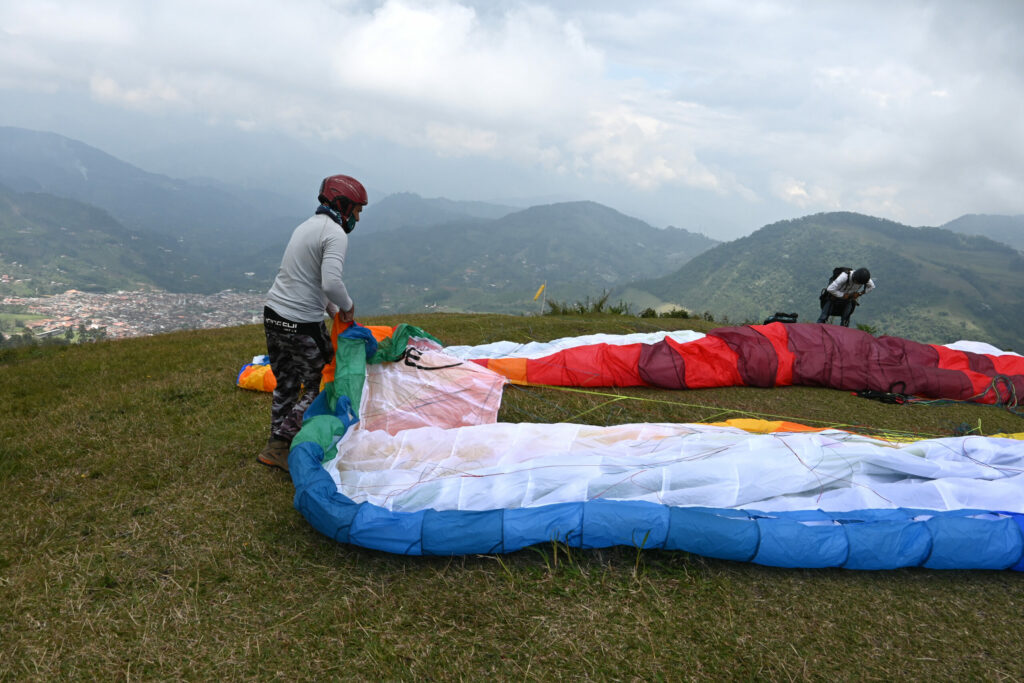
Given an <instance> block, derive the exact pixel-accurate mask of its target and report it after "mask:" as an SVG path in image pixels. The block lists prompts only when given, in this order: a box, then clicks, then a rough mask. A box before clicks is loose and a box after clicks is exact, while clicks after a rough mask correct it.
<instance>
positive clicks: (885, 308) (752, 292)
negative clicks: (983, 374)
mask: <svg viewBox="0 0 1024 683" xmlns="http://www.w3.org/2000/svg"><path fill="white" fill-rule="evenodd" d="M839 265H846V266H851V267H858V266H867V267H868V268H869V269H870V270H871V273H872V276H873V278H874V280H875V282H876V284H877V289H876V290H875V291H874V292H872V293H871V294H870V295H868V296H867V297H865V298H864V301H863V304H862V305H861V306H860V307H859V308H858V309H857V312H856V313H855V315H854V322H855V323H865V324H870V325H872V326H874V327H875V328H876V329H878V330H879V331H881V332H884V333H885V334H890V335H895V336H903V337H907V338H910V339H916V340H919V341H927V342H933V343H946V342H951V341H955V340H957V339H965V338H970V339H984V340H989V341H992V342H993V343H996V344H1000V345H1003V346H1004V347H1014V346H1016V347H1018V348H1019V347H1020V346H1021V341H1022V340H1024V302H1022V301H1021V299H1020V297H1019V292H1020V291H1021V289H1022V288H1024V256H1022V255H1021V254H1020V253H1019V252H1017V251H1014V250H1012V249H1007V248H1006V245H1004V244H1002V243H999V242H995V241H993V240H991V239H988V238H986V237H981V236H970V235H963V234H959V233H955V232H952V231H949V230H945V229H941V228H930V227H929V228H913V227H909V226H906V225H902V224H899V223H895V222H893V221H887V220H884V219H879V218H873V217H870V216H864V215H861V214H855V213H825V214H816V215H813V216H806V217H804V218H800V219H796V220H790V221H781V222H779V223H774V224H772V225H768V226H765V227H764V228H761V229H760V230H758V231H756V232H754V233H753V234H751V235H748V236H746V237H743V238H740V239H738V240H734V241H732V242H727V243H724V244H721V245H719V246H717V247H716V248H714V249H712V250H710V251H708V252H707V253H705V254H703V255H702V256H701V257H700V258H698V259H695V260H694V261H692V262H690V263H687V264H686V265H684V266H683V267H682V268H680V269H679V270H678V271H676V272H675V273H673V274H671V275H667V276H665V277H662V278H657V279H654V280H650V281H647V282H638V283H634V284H633V285H632V287H631V290H636V291H638V292H644V293H647V294H648V295H649V296H653V297H656V298H657V299H659V300H660V301H661V302H662V303H663V304H674V305H678V306H682V307H685V308H687V309H689V310H692V311H711V312H713V313H714V314H715V315H718V316H727V317H728V318H729V319H730V320H732V321H734V322H739V321H743V320H753V321H758V322H759V321H760V320H761V319H763V318H765V317H767V316H768V315H770V314H771V313H773V312H775V311H785V312H798V313H799V315H800V320H801V321H810V322H813V321H814V320H816V319H817V316H818V303H817V302H818V294H819V292H820V290H821V288H822V287H823V286H824V285H825V281H826V280H827V277H828V275H829V274H830V273H831V271H832V268H833V267H834V266H839ZM625 292H626V290H625V289H623V290H622V293H625ZM626 298H627V299H629V298H630V297H628V296H627V297H626ZM633 298H637V297H636V295H635V294H634V295H633Z"/></svg>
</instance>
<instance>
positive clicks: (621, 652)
mask: <svg viewBox="0 0 1024 683" xmlns="http://www.w3.org/2000/svg"><path fill="white" fill-rule="evenodd" d="M398 321H399V320H398V319H377V320H364V321H362V322H364V323H374V322H387V323H391V324H393V323H395V322H398ZM401 321H405V322H410V323H413V324H417V325H420V326H422V327H423V328H424V329H427V330H429V331H431V332H432V333H434V334H436V335H437V336H438V337H440V338H441V339H443V340H444V341H446V342H447V343H451V344H457V343H467V344H475V343H483V342H489V341H496V340H500V339H512V340H521V341H527V340H530V339H537V340H545V339H553V338H557V337H562V336H569V335H576V334H583V333H591V332H599V331H600V332H613V333H625V332H630V331H635V330H641V331H647V330H652V329H657V327H668V328H674V329H680V328H683V327H690V326H692V327H695V328H698V329H707V328H708V327H711V326H712V325H711V324H708V323H704V322H701V321H694V320H671V319H643V320H641V319H636V318H621V317H592V318H591V317H587V318H574V317H544V318H536V317H533V318H526V317H506V316H473V315H434V316H408V317H403V318H401ZM263 345H264V342H263V337H262V330H261V329H260V328H259V327H255V326H248V327H238V328H229V329H222V330H212V331H195V332H182V333H175V334H168V335H160V336H155V337H147V338H138V339H129V340H121V341H116V342H101V343H98V344H91V345H83V346H72V347H58V348H35V349H27V350H20V351H15V352H5V353H4V354H3V355H0V391H2V392H3V396H4V397H5V400H4V401H3V402H2V404H0V405H2V407H0V411H2V417H0V487H2V489H3V491H4V495H5V497H6V498H7V504H5V505H4V506H3V507H2V508H0V642H2V652H3V656H2V657H0V680H51V679H58V678H60V679H71V678H75V679H78V678H82V679H98V680H112V679H149V680H155V679H159V680H167V679H196V680H206V679H214V678H215V679H219V680H238V679H259V680H264V679H270V678H285V679H295V680H308V679H336V678H341V679H387V680H396V679H401V680H408V679H445V680H447V679H451V678H459V679H465V680H480V679H486V678H497V679H502V680H503V679H531V680H532V679H537V680H551V679H565V678H569V679H581V678H583V679H628V680H635V679H645V680H648V679H655V680H657V679H670V680H675V679H680V678H693V679H714V680H721V679H723V678H733V679H769V680H774V679H785V680H793V679H810V678H818V679H828V680H832V679H857V680H871V679H884V680H921V679H958V680H996V679H999V680H1013V679H1020V678H1022V677H1024V664H1022V662H1021V658H1020V656H1019V653H1018V649H1019V647H1018V646H1019V636H1018V634H1019V633H1020V632H1021V631H1022V629H1024V616H1022V615H1024V611H1022V609H1021V606H1022V604H1024V581H1021V579H1022V576H1021V575H1020V574H1016V573H1009V572H1005V573H997V572H935V571H919V570H913V571H911V570H906V571H894V572H880V573H854V572H844V571H839V570H821V571H796V570H781V569H772V568H766V567H759V566H756V565H750V564H738V563H731V562H725V561H715V560H706V559H702V558H699V557H695V556H689V555H686V554H684V553H667V552H641V553H638V552H636V551H633V550H630V549H628V548H619V549H613V550H600V551H575V550H573V551H568V550H566V549H565V548H562V547H558V546H542V547H537V548H534V549H529V550H524V551H522V552H519V553H515V554H512V555H508V556H500V557H499V556H472V557H460V558H408V557H397V556H392V555H387V554H383V553H380V552H374V551H369V550H364V549H360V548H356V547H349V546H343V545H339V544H337V543H335V542H334V541H331V540H329V539H327V538H325V537H323V536H321V535H320V534H318V533H317V532H316V531H314V530H313V529H312V527H311V526H310V525H309V524H307V523H306V522H305V520H304V519H302V518H301V517H300V516H299V514H298V513H297V512H296V511H295V510H294V509H293V508H292V492H293V491H292V487H291V483H290V480H289V479H288V478H287V477H286V475H284V474H282V473H280V472H278V471H274V470H270V469H267V468H264V467H262V466H260V465H258V464H257V463H256V462H255V458H254V456H255V453H256V452H257V451H258V449H259V448H260V446H261V445H262V442H263V440H264V435H265V430H266V423H267V416H268V412H269V401H270V397H269V396H268V395H265V394H259V393H252V392H246V391H242V390H239V389H237V388H236V387H235V386H234V380H235V376H236V374H237V372H238V370H239V368H240V367H241V365H242V364H243V363H245V362H246V361H248V360H249V359H250V358H251V357H252V356H253V355H254V354H256V353H260V352H261V351H262V349H263ZM740 415H755V416H768V417H787V418H789V419H794V420H798V421H804V422H807V423H810V424H849V425H863V426H870V427H872V428H876V429H885V430H900V431H911V432H915V433H925V434H950V433H951V432H952V430H953V429H955V428H956V427H957V426H958V425H961V424H963V423H966V424H969V425H973V426H975V427H976V428H977V427H978V426H980V428H981V430H982V431H983V432H985V433H993V432H998V431H1022V430H1024V419H1022V418H1020V417H1017V416H1015V415H1013V414H1011V413H1009V412H1007V411H1005V410H1001V409H998V408H993V407H983V406H972V405H959V404H952V405H942V406H932V407H922V406H894V405H886V404H881V403H877V402H873V401H867V400H863V399H858V398H856V397H854V396H851V395H850V394H848V393H844V392H838V391H831V390H826V389H812V388H796V387H793V388H786V389H775V390H764V389H740V388H730V389H716V390H707V391H691V392H667V391H653V390H629V391H626V390H604V391H591V392H574V391H566V390H556V389H537V388H530V389H509V390H508V391H507V393H506V399H505V401H504V405H503V408H502V413H501V416H500V417H501V419H505V420H512V421H540V422H554V421H581V422H589V423H593V424H619V423H624V422H635V421H701V420H720V419H725V418H728V417H735V416H740Z"/></svg>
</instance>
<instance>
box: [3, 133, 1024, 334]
mask: <svg viewBox="0 0 1024 683" xmlns="http://www.w3.org/2000/svg"><path fill="white" fill-rule="evenodd" d="M313 184H314V185H315V183H313ZM371 199H373V198H371ZM315 203H316V202H315V187H314V188H313V189H312V190H311V191H310V196H309V197H298V198H295V197H285V196H281V195H278V194H276V193H274V192H272V191H263V190H256V189H253V188H251V187H247V188H240V187H231V186H227V185H223V184H219V183H214V182H211V181H197V180H187V181H186V180H180V179H175V178H170V177H167V176H163V175H160V174H154V173H149V172H147V171H144V170H142V169H139V168H137V167H135V166H132V165H131V164H127V163H125V162H123V161H120V160H118V159H116V158H114V157H112V156H110V155H108V154H106V153H104V152H102V151H101V150H97V149H95V148H92V147H90V146H88V145H86V144H84V143H81V142H78V141H75V140H71V139H68V138H64V137H61V136H58V135H55V134H52V133H45V132H37V131H27V130H23V129H17V128H0V276H3V277H2V278H0V280H2V281H0V293H3V292H7V293H18V294H46V293H53V292H57V291H63V290H64V289H67V288H76V289H88V290H92V291H109V290H113V289H129V288H139V287H154V288H161V289H166V290H168V291H181V292H201V293H210V292H214V291H220V290H222V289H227V288H233V289H238V290H251V291H265V289H266V288H267V287H268V286H269V283H270V281H271V280H272V278H273V275H274V273H275V272H276V269H277V266H278V264H279V261H280V257H281V253H282V250H283V248H284V244H285V243H286V241H287V239H288V236H289V234H290V232H291V229H292V228H293V227H294V226H295V225H297V224H298V223H299V222H301V221H302V220H303V219H304V218H305V217H307V216H308V215H309V214H310V213H311V212H312V209H313V208H314V207H315ZM1021 249H1024V217H1022V216H986V215H967V216H963V217H961V218H958V219H957V220H955V221H951V222H950V223H948V224H946V225H944V226H942V227H939V228H935V227H919V228H918V227H910V226H905V225H901V224H899V223H894V222H892V221H887V220H883V219H879V218H874V217H871V216H864V215H861V214H854V213H844V212H837V213H826V214H817V215H813V216H806V217H804V218H800V219H795V220H790V221H782V222H779V223H774V224H771V225H767V226H764V227H762V228H760V229H759V230H756V231H755V232H753V233H752V234H750V235H748V236H746V237H743V238H740V239H737V240H733V241H731V242H724V243H723V242H718V241H716V240H713V239H711V238H709V237H707V236H705V235H702V234H698V233H692V232H689V231H687V230H683V229H679V228H673V227H667V228H656V227H654V226H651V225H648V224H646V223H644V222H643V221H640V220H638V219H635V218H632V217H629V216H626V215H623V214H621V213H619V212H618V211H615V210H614V209H612V208H609V207H607V206H603V205H601V204H597V203H594V202H563V203H558V204H549V205H543V206H532V207H526V208H523V207H516V206H510V205H501V204H491V203H486V202H470V201H457V200H450V199H444V198H433V199H428V198H423V197H420V196H418V195H416V194H412V193H399V194H392V195H387V196H385V197H382V198H380V199H374V200H373V201H371V204H370V205H369V206H368V207H367V208H366V209H365V210H364V212H363V217H362V220H361V222H360V224H359V227H358V229H357V232H356V233H354V234H353V237H352V240H351V243H350V248H349V258H348V262H347V263H346V282H347V284H348V285H349V289H350V291H352V293H353V297H354V299H355V300H356V301H357V305H358V307H359V312H360V313H361V314H362V315H370V314H375V313H388V312H393V313H401V312H409V311H423V310H446V311H477V312H506V313H528V312H537V311H539V310H540V304H539V303H537V302H534V301H533V294H534V292H536V290H537V289H538V287H539V286H540V285H541V284H545V283H546V285H547V288H546V296H547V297H550V298H551V299H555V300H559V301H563V302H567V303H573V302H582V301H584V300H586V299H596V298H598V297H601V296H603V295H605V294H608V295H609V299H610V301H612V302H620V301H621V302H623V303H627V304H629V305H630V306H631V308H632V310H634V311H635V312H639V311H641V310H644V309H651V310H658V311H665V310H668V309H672V308H684V309H686V310H689V311H691V312H696V313H701V312H707V313H708V314H710V315H714V316H715V317H717V319H718V320H720V321H723V322H726V321H730V320H731V321H733V322H760V320H761V318H764V317H767V316H768V315H771V314H772V313H773V312H775V311H783V312H798V313H799V316H800V320H801V321H805V320H814V319H815V318H816V317H817V312H818V311H817V295H818V292H819V291H820V289H821V287H822V286H824V284H825V280H826V279H827V275H828V274H829V273H831V271H832V268H833V267H834V266H837V265H846V266H851V267H858V266H862V265H863V266H867V267H869V268H870V269H871V270H872V273H873V276H874V279H875V281H876V283H877V285H878V288H877V289H876V290H875V291H874V292H872V293H871V294H870V295H868V296H867V297H865V298H864V300H863V302H862V306H861V307H860V308H859V309H858V311H857V312H856V313H855V315H854V321H855V323H864V324H867V325H870V326H871V328H872V329H875V330H877V331H879V332H884V333H886V334H892V335H897V336H905V337H908V338H912V339H917V340H920V341H927V342H936V343H945V342H948V341H953V340H955V339H961V338H972V339H982V340H986V341H991V342H992V343H996V344H999V345H1001V346H1003V347H1013V346H1017V347H1018V348H1020V347H1021V346H1022V345H1021V341H1020V340H1021V339H1022V338H1024V322H1021V321H1024V304H1022V302H1021V300H1020V298H1019V296H1018V294H1017V293H1018V292H1020V291H1021V290H1022V287H1024V257H1022V255H1021V252H1020V251H1019V250H1021Z"/></svg>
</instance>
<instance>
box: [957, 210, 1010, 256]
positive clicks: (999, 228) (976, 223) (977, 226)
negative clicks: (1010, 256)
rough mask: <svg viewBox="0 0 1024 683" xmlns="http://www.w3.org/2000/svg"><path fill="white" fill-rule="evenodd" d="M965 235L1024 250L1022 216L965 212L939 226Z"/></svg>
mask: <svg viewBox="0 0 1024 683" xmlns="http://www.w3.org/2000/svg"><path fill="white" fill-rule="evenodd" d="M941 227H942V228H945V229H946V230H952V231H953V232H959V233H963V234H965V235H980V236H983V237H988V238H989V239H993V240H995V241H996V242H1002V243H1003V244H1008V245H1010V246H1011V247H1013V248H1014V249H1016V250H1017V251H1024V216H997V215H991V214H975V213H972V214H967V215H966V216H960V218H957V219H955V220H952V221H950V222H948V223H946V224H945V225H942V226H941Z"/></svg>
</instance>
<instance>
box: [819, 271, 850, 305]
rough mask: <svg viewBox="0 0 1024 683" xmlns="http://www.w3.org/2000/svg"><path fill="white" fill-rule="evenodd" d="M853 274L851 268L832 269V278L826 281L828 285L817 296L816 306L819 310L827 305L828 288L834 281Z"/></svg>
mask: <svg viewBox="0 0 1024 683" xmlns="http://www.w3.org/2000/svg"><path fill="white" fill-rule="evenodd" d="M852 272H853V268H847V267H846V266H836V267H835V268H833V269H832V277H830V278H829V279H828V283H827V284H826V285H825V286H824V287H823V288H822V290H821V294H819V295H818V304H819V306H820V307H821V308H825V304H826V303H828V297H829V293H828V286H829V285H830V284H832V283H833V282H835V281H836V278H837V277H839V276H840V275H842V274H843V273H846V274H847V275H849V274H850V273H852Z"/></svg>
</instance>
